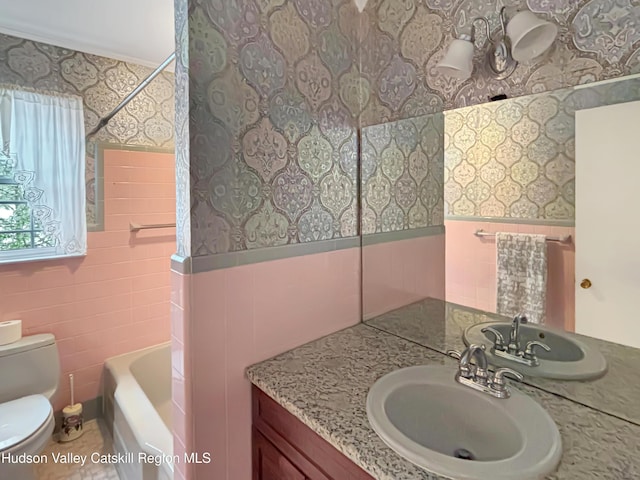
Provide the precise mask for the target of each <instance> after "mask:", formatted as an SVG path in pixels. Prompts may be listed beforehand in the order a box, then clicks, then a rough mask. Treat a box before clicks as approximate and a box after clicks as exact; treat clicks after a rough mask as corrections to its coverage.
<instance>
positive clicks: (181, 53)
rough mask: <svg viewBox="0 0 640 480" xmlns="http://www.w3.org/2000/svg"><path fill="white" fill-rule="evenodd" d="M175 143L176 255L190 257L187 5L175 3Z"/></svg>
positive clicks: (185, 3)
mask: <svg viewBox="0 0 640 480" xmlns="http://www.w3.org/2000/svg"><path fill="white" fill-rule="evenodd" d="M173 11H174V16H175V35H176V61H175V96H176V102H175V109H176V116H175V137H176V138H175V142H176V148H175V151H176V254H177V255H179V256H181V257H183V258H184V259H186V258H188V257H190V256H191V209H190V206H191V176H190V171H191V167H190V161H191V159H190V158H189V151H190V139H189V104H190V98H189V23H188V18H189V5H188V2H187V0H175V2H174V8H173Z"/></svg>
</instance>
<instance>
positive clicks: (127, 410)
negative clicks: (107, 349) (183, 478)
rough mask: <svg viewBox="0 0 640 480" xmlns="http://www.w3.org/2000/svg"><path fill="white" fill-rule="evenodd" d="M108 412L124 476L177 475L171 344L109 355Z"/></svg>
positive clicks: (141, 479)
mask: <svg viewBox="0 0 640 480" xmlns="http://www.w3.org/2000/svg"><path fill="white" fill-rule="evenodd" d="M103 415H104V419H105V423H106V424H107V427H108V429H109V431H110V432H111V434H112V438H113V449H114V453H116V454H121V455H122V456H121V457H120V459H123V458H124V459H126V461H116V462H114V463H115V466H116V468H117V470H118V474H119V475H120V479H121V480H172V479H173V467H174V465H173V461H172V459H173V458H174V457H173V435H172V433H171V347H170V343H163V344H161V345H157V346H154V347H150V348H145V349H143V350H138V351H135V352H131V353H127V354H125V355H120V356H118V357H113V358H109V359H107V361H106V362H105V370H104V397H103ZM141 453H142V454H149V455H153V456H154V459H153V460H151V458H150V457H145V458H147V459H148V460H147V461H142V462H140V458H141V456H140V454H141ZM127 454H128V455H127ZM129 460H133V461H129Z"/></svg>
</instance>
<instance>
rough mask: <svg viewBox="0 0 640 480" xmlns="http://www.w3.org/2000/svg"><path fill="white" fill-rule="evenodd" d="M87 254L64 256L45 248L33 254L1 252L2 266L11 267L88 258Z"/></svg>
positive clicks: (0, 261)
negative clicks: (30, 263) (18, 264)
mask: <svg viewBox="0 0 640 480" xmlns="http://www.w3.org/2000/svg"><path fill="white" fill-rule="evenodd" d="M86 256H87V254H86V253H77V254H72V255H64V254H58V253H55V249H53V248H43V249H42V251H39V252H37V253H36V252H32V251H30V250H15V251H11V252H9V251H5V252H0V265H10V264H13V263H27V262H43V261H49V260H65V259H68V258H79V257H86Z"/></svg>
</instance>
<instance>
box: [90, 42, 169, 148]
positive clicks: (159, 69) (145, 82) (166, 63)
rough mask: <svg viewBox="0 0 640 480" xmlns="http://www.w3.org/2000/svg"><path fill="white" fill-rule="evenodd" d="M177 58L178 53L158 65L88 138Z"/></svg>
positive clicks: (104, 118)
mask: <svg viewBox="0 0 640 480" xmlns="http://www.w3.org/2000/svg"><path fill="white" fill-rule="evenodd" d="M175 58H176V52H173V53H172V54H171V55H169V56H168V57H167V59H166V60H165V61H164V62H162V63H161V64H160V65H158V67H157V68H156V69H155V70H154V71H153V72H151V73H150V74H149V76H148V77H147V78H145V79H144V80H143V81H142V83H141V84H140V85H138V86H137V87H136V89H135V90H134V91H133V92H131V93H130V94H129V95H127V96H126V98H125V99H124V100H122V102H120V104H119V105H118V106H117V107H116V108H114V109H113V111H112V112H111V113H110V114H109V115H106V116H104V117H102V118H101V119H100V121H99V122H98V124H97V125H96V126H95V128H94V129H93V130H91V131H90V132H89V133H88V134H87V136H86V138H89V137H91V136H93V135H95V134H96V133H98V132H99V131H100V130H101V129H102V128H103V127H104V126H105V125H107V123H109V120H111V119H112V118H113V117H114V116H115V115H116V114H117V113H118V112H119V111H120V110H122V109H123V108H124V107H125V106H126V105H127V103H129V102H130V101H131V100H133V99H134V97H135V96H136V95H138V94H139V93H140V92H141V91H142V90H143V89H144V88H145V87H146V86H147V85H149V84H150V83H151V81H152V80H153V79H154V78H156V77H157V76H158V75H160V72H162V71H163V70H164V69H165V68H167V67H168V66H169V64H170V63H171V62H173V61H174V60H175Z"/></svg>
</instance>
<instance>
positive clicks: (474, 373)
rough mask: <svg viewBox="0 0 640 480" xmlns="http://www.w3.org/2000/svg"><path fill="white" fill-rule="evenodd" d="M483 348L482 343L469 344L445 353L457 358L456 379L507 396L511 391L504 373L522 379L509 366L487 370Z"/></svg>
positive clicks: (497, 396)
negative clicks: (465, 347)
mask: <svg viewBox="0 0 640 480" xmlns="http://www.w3.org/2000/svg"><path fill="white" fill-rule="evenodd" d="M484 350H485V346H484V345H475V344H474V345H469V347H468V348H467V349H466V350H464V351H463V352H462V353H460V352H458V351H455V350H449V351H448V352H447V355H449V356H451V357H454V358H457V359H458V360H459V363H458V372H457V373H456V377H455V378H456V381H457V382H458V383H461V384H462V385H465V386H467V387H470V388H473V389H474V390H478V391H480V392H483V393H487V394H489V395H492V396H494V397H496V398H509V397H510V396H511V391H510V390H509V387H508V386H507V383H506V381H505V379H504V377H505V375H510V376H511V377H513V378H515V379H516V380H519V381H522V379H523V377H522V375H521V374H519V373H518V372H516V371H515V370H511V369H510V368H499V369H498V370H496V372H495V373H494V374H491V373H490V372H489V371H488V361H487V355H486V354H485V353H484ZM472 360H475V364H473V363H471V361H472Z"/></svg>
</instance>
